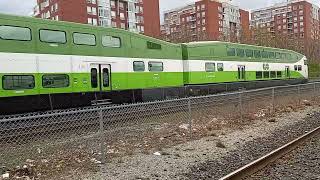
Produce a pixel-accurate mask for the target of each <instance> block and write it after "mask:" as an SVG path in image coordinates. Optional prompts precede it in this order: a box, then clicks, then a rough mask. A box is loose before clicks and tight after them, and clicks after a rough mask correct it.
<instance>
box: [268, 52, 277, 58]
mask: <svg viewBox="0 0 320 180" xmlns="http://www.w3.org/2000/svg"><path fill="white" fill-rule="evenodd" d="M268 54H269V58H270V59H275V58H276V56H275V53H274V52H268Z"/></svg>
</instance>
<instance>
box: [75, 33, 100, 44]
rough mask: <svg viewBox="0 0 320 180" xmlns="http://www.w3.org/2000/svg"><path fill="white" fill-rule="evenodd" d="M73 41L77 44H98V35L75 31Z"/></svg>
mask: <svg viewBox="0 0 320 180" xmlns="http://www.w3.org/2000/svg"><path fill="white" fill-rule="evenodd" d="M73 43H74V44H77V45H88V46H95V45H96V36H95V35H94V34H84V33H73Z"/></svg>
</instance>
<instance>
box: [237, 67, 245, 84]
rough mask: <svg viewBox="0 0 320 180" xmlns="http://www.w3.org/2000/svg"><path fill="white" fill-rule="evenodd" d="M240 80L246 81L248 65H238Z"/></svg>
mask: <svg viewBox="0 0 320 180" xmlns="http://www.w3.org/2000/svg"><path fill="white" fill-rule="evenodd" d="M238 80H240V81H245V80H246V67H245V66H238Z"/></svg>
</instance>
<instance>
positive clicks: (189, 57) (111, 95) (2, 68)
mask: <svg viewBox="0 0 320 180" xmlns="http://www.w3.org/2000/svg"><path fill="white" fill-rule="evenodd" d="M0 59H1V60H0V78H1V81H0V114H14V113H20V112H30V111H40V110H49V109H58V108H71V107H79V106H88V105H91V104H92V102H98V101H101V102H102V101H104V100H110V101H111V102H112V103H118V104H120V103H132V102H140V101H148V100H151V99H161V98H170V97H184V96H185V94H186V87H188V88H190V87H191V88H193V87H195V88H196V87H197V86H199V85H210V84H219V83H231V84H232V83H238V82H264V83H266V82H271V81H272V80H278V82H281V81H284V82H288V81H289V80H290V81H291V80H294V81H305V80H306V79H307V78H308V77H307V74H308V72H307V69H308V68H307V63H306V62H307V60H306V58H305V56H303V55H301V54H299V53H296V52H293V51H289V50H281V49H274V48H266V47H258V46H249V45H241V44H233V43H225V42H198V43H187V44H172V43H168V42H164V41H161V40H157V39H154V38H150V37H147V36H144V35H140V34H136V33H132V32H128V31H125V30H122V29H114V28H103V27H94V26H90V25H83V24H76V23H70V22H58V21H50V20H42V19H35V18H29V17H18V16H10V15H0ZM164 89H165V90H164ZM158 97H159V98H158Z"/></svg>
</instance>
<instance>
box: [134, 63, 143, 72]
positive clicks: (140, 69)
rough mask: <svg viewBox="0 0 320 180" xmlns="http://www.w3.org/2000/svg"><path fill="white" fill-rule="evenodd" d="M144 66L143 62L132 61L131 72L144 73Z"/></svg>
mask: <svg viewBox="0 0 320 180" xmlns="http://www.w3.org/2000/svg"><path fill="white" fill-rule="evenodd" d="M145 69H146V68H145V65H144V62H143V61H134V62H133V71H137V72H143V71H145Z"/></svg>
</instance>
